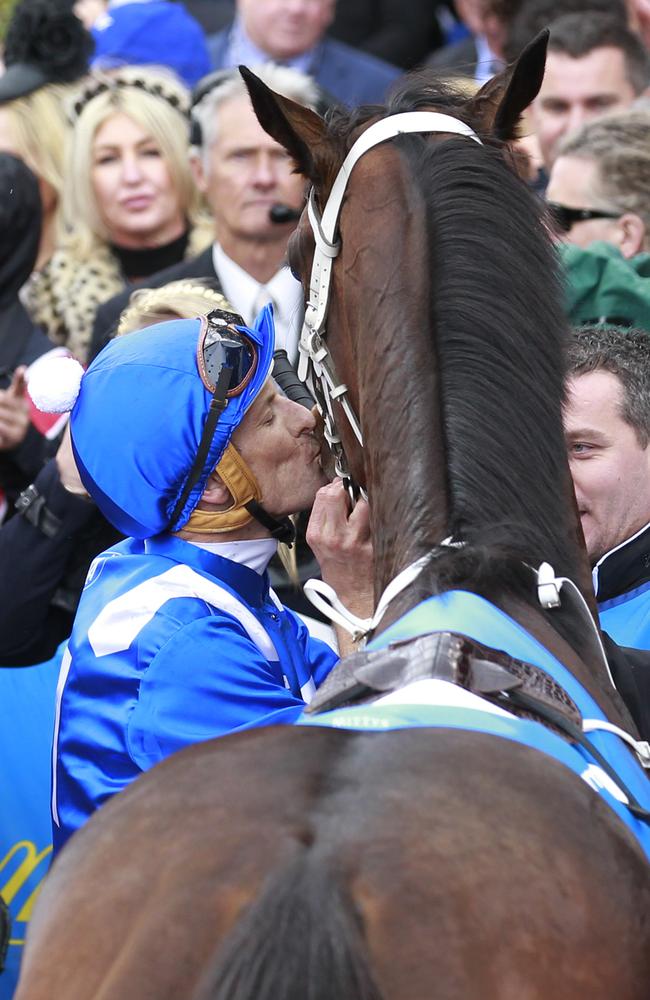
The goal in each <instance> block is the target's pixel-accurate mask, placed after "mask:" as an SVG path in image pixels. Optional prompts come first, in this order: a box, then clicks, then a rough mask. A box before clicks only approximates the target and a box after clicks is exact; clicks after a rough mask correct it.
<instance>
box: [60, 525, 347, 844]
mask: <svg viewBox="0 0 650 1000" xmlns="http://www.w3.org/2000/svg"><path fill="white" fill-rule="evenodd" d="M337 659H338V657H337V655H336V653H335V652H334V651H333V650H332V649H331V648H330V647H329V646H327V645H326V644H325V643H323V642H320V641H319V640H317V639H313V638H312V637H311V636H310V635H309V632H308V630H307V628H306V626H305V625H304V623H303V622H302V621H301V620H300V618H298V617H297V615H295V614H294V613H293V612H292V611H289V610H288V609H286V608H284V607H283V606H282V605H281V604H280V602H279V601H278V600H277V598H276V597H275V595H274V594H273V592H272V591H270V589H269V585H268V577H267V574H266V573H264V574H260V573H258V572H256V571H255V570H254V569H250V568H248V566H245V565H242V564H241V563H238V562H233V561H232V560H230V559H226V558H223V557H222V556H221V555H217V554H215V553H214V552H211V551H207V550H206V549H204V548H200V547H198V546H196V545H193V544H191V543H189V542H185V541H182V540H181V539H178V538H175V537H172V536H170V535H159V536H157V537H156V538H151V539H147V540H146V541H139V540H134V539H127V540H126V541H124V542H121V543H119V544H118V545H116V546H114V547H113V548H111V549H108V550H107V551H106V552H104V553H102V555H100V556H98V558H97V559H96V560H95V561H94V562H93V564H92V566H91V568H90V572H89V575H88V579H87V581H86V586H85V588H84V591H83V594H82V597H81V602H80V604H79V609H78V612H77V616H76V619H75V623H74V627H73V631H72V636H71V638H70V642H69V645H68V650H67V652H66V654H65V656H64V660H63V663H62V667H61V674H60V678H59V685H58V690H57V709H56V719H55V731H54V748H53V788H52V818H53V835H54V848H55V851H56V850H58V849H60V848H61V846H62V845H63V844H64V843H65V841H66V840H67V838H68V837H69V836H70V835H71V834H72V833H74V831H75V830H76V829H77V828H78V827H80V826H81V825H82V824H83V823H84V822H85V820H87V819H88V817H89V816H90V815H91V814H92V813H93V812H94V811H95V810H96V809H97V808H98V807H99V806H101V805H102V803H104V802H105V801H106V800H107V799H108V798H110V797H111V796H112V795H114V794H115V792H119V791H120V790H121V789H123V788H124V787H125V786H126V785H128V784H129V783H130V782H131V781H132V780H133V779H134V778H136V777H137V776H138V775H139V774H140V773H141V772H142V771H146V770H147V769H148V768H150V767H153V765H154V764H157V763H158V762H159V761H161V760H162V759H163V758H164V757H167V756H168V755H169V754H172V753H174V752H175V751H176V750H180V749H181V748H182V747H185V746H187V745H189V744H191V743H196V742H198V741H200V740H206V739H210V738H211V737H213V736H220V735H223V734H224V733H231V732H234V731H236V730H239V729H245V728H249V727H252V726H264V725H270V724H272V723H292V722H294V721H295V720H296V719H297V718H298V716H299V715H300V714H301V711H302V709H303V708H304V705H305V702H308V701H309V700H310V698H311V695H312V693H313V691H314V690H315V688H316V687H318V685H319V684H320V683H321V682H322V681H323V680H324V678H325V677H326V676H327V674H328V673H329V671H330V670H331V669H332V667H333V666H334V664H335V663H336V662H337Z"/></svg>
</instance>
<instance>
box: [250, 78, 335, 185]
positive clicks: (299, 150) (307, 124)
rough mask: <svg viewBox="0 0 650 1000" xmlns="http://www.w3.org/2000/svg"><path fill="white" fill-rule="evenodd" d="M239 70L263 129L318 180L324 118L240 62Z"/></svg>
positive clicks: (307, 174) (303, 169)
mask: <svg viewBox="0 0 650 1000" xmlns="http://www.w3.org/2000/svg"><path fill="white" fill-rule="evenodd" d="M239 72H240V73H241V75H242V77H243V78H244V83H245V84H246V87H247V88H248V93H249V94H250V98H251V102H252V104H253V109H254V111H255V114H256V115H257V119H258V121H259V123H260V125H261V126H262V128H263V129H264V131H265V132H268V134H269V135H270V136H271V138H273V139H275V141H276V142H279V143H280V145H281V146H283V147H284V148H285V149H286V151H287V153H289V155H290V156H291V158H292V159H293V160H295V161H296V165H297V167H298V170H299V172H300V173H301V174H304V176H305V177H307V178H309V180H310V181H312V183H314V184H316V183H317V182H318V181H319V180H320V179H321V177H320V174H321V171H320V170H319V169H318V163H317V159H316V157H315V155H314V153H315V151H316V150H317V149H318V147H319V146H321V145H322V143H323V140H324V139H325V138H326V134H327V126H326V125H325V122H324V121H323V119H322V118H321V117H320V115H317V114H316V112H315V111H312V110H311V109H310V108H305V107H303V105H302V104H297V103H296V102H295V101H292V100H290V99H289V98H288V97H283V96H282V95H281V94H276V93H275V91H273V90H271V89H270V88H269V87H267V86H266V84H265V83H262V81H261V80H260V79H259V77H257V76H255V74H254V73H251V71H250V70H249V69H248V68H247V67H246V66H240V67H239Z"/></svg>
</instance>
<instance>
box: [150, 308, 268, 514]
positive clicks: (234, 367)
mask: <svg viewBox="0 0 650 1000" xmlns="http://www.w3.org/2000/svg"><path fill="white" fill-rule="evenodd" d="M243 325H244V321H243V320H242V318H241V316H238V315H237V314H236V313H229V312H226V311H225V310H223V309H216V310H215V311H214V312H211V313H210V314H209V315H208V316H205V317H204V318H203V320H202V326H201V333H200V334H199V342H198V345H197V364H198V369H199V374H200V376H201V381H202V382H203V385H204V386H205V388H206V389H207V390H208V392H210V393H212V400H211V402H210V407H209V409H208V415H207V417H206V420H205V424H204V425H203V431H202V433H201V440H200V441H199V447H198V450H197V452H196V457H195V459H194V461H193V463H192V467H191V469H190V471H189V473H188V476H187V479H186V481H185V486H184V487H183V490H182V492H181V495H180V497H179V498H178V501H177V503H176V506H175V507H174V510H173V512H172V516H171V518H170V522H169V523H170V525H174V524H175V523H176V520H177V518H178V517H179V516H180V514H181V512H182V510H183V508H184V507H185V504H186V503H187V498H188V497H189V495H190V493H191V492H192V490H193V489H194V487H195V486H196V484H197V483H198V481H199V479H200V478H201V475H202V473H203V470H204V468H205V463H206V460H207V457H208V453H209V451H210V446H211V445H212V440H213V438H214V435H215V431H216V429H217V424H218V423H219V418H220V417H221V414H222V413H223V411H224V410H225V408H226V406H227V404H228V400H229V399H232V397H233V396H240V395H241V394H242V392H243V391H244V389H245V388H246V386H247V385H248V384H249V383H250V381H251V379H252V378H253V375H254V374H255V372H256V370H257V363H258V354H257V348H256V346H255V344H253V342H252V341H251V340H249V338H248V337H247V336H246V335H245V334H243V333H242V332H241V331H240V330H238V329H236V326H243Z"/></svg>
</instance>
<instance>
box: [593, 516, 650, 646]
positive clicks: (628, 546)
mask: <svg viewBox="0 0 650 1000" xmlns="http://www.w3.org/2000/svg"><path fill="white" fill-rule="evenodd" d="M593 578H594V590H595V592H596V597H597V599H598V611H599V614H600V624H601V627H602V628H603V630H604V631H605V632H607V634H608V635H610V636H611V637H612V639H613V640H614V641H615V642H617V643H618V644H619V646H631V647H632V648H633V649H646V650H650V525H646V526H645V528H642V529H641V531H638V532H637V533H636V534H635V535H633V536H632V537H631V538H628V539H627V540H626V541H624V542H622V543H621V544H620V545H617V546H616V548H615V549H612V550H611V552H607V553H605V555H604V556H602V557H601V558H600V559H599V560H598V562H597V563H596V565H595V566H594V569H593Z"/></svg>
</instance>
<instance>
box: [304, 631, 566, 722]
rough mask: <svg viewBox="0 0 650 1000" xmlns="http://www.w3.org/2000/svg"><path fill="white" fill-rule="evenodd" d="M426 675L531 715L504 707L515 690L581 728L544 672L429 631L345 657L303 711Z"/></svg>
mask: <svg viewBox="0 0 650 1000" xmlns="http://www.w3.org/2000/svg"><path fill="white" fill-rule="evenodd" d="M432 677H435V678H437V679H439V680H445V681H451V682H452V683H453V684H458V685H459V686H460V687H463V688H465V689H466V690H467V691H471V692H472V693H473V694H476V695H479V696H480V697H483V698H487V699H489V700H490V701H494V702H496V703H497V704H499V705H500V706H501V707H502V708H506V709H508V710H509V711H512V712H513V714H515V715H518V716H522V715H524V716H529V717H533V718H534V717H535V714H534V712H525V711H522V710H521V709H519V708H517V707H515V706H512V707H511V706H509V705H508V703H507V694H508V692H513V693H514V692H517V691H518V692H521V693H522V694H526V695H529V696H531V697H532V698H534V699H535V700H536V701H537V702H539V703H540V704H541V706H547V707H548V708H551V709H553V710H554V711H555V712H557V713H559V714H560V715H561V716H562V717H563V718H564V719H566V720H567V722H570V723H571V724H572V725H573V726H578V727H580V728H581V726H582V716H581V714H580V711H579V709H578V707H577V705H576V704H575V702H574V701H573V700H572V699H571V698H570V697H569V695H568V694H567V693H566V691H565V690H564V688H563V687H561V685H559V684H558V683H557V682H556V681H554V680H553V678H552V677H551V676H550V675H549V674H547V673H546V671H545V670H541V669H540V668H539V667H535V666H533V664H532V663H526V662H524V661H523V660H515V659H514V658H513V657H512V656H508V654H507V653H503V652H500V651H498V650H496V649H491V648H490V647H488V646H482V645H481V644H480V643H478V642H474V641H473V640H472V639H468V638H467V637H466V636H463V635H457V634H456V633H454V632H431V633H429V634H428V635H423V636H419V637H418V638H417V639H409V640H408V641H406V642H399V643H394V644H393V645H391V646H388V647H387V648H386V649H381V650H377V651H373V652H365V651H364V652H360V653H353V654H352V655H351V656H347V657H346V658H345V659H344V660H341V662H340V663H339V664H338V665H337V666H336V667H335V668H334V670H333V671H332V672H331V673H330V674H329V676H328V677H327V678H326V679H325V681H324V682H323V684H321V686H320V687H319V689H318V691H317V692H316V694H315V695H314V697H313V699H312V701H311V703H310V705H309V706H308V707H307V709H306V711H307V712H308V713H310V714H317V713H319V712H327V711H329V710H331V709H333V708H343V707H345V706H348V705H359V704H362V703H364V702H369V701H374V700H375V699H376V698H378V697H379V696H380V695H382V694H388V693H389V692H390V691H396V690H398V689H399V688H402V687H404V686H405V685H406V684H411V683H413V681H418V680H424V679H426V678H432Z"/></svg>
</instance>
